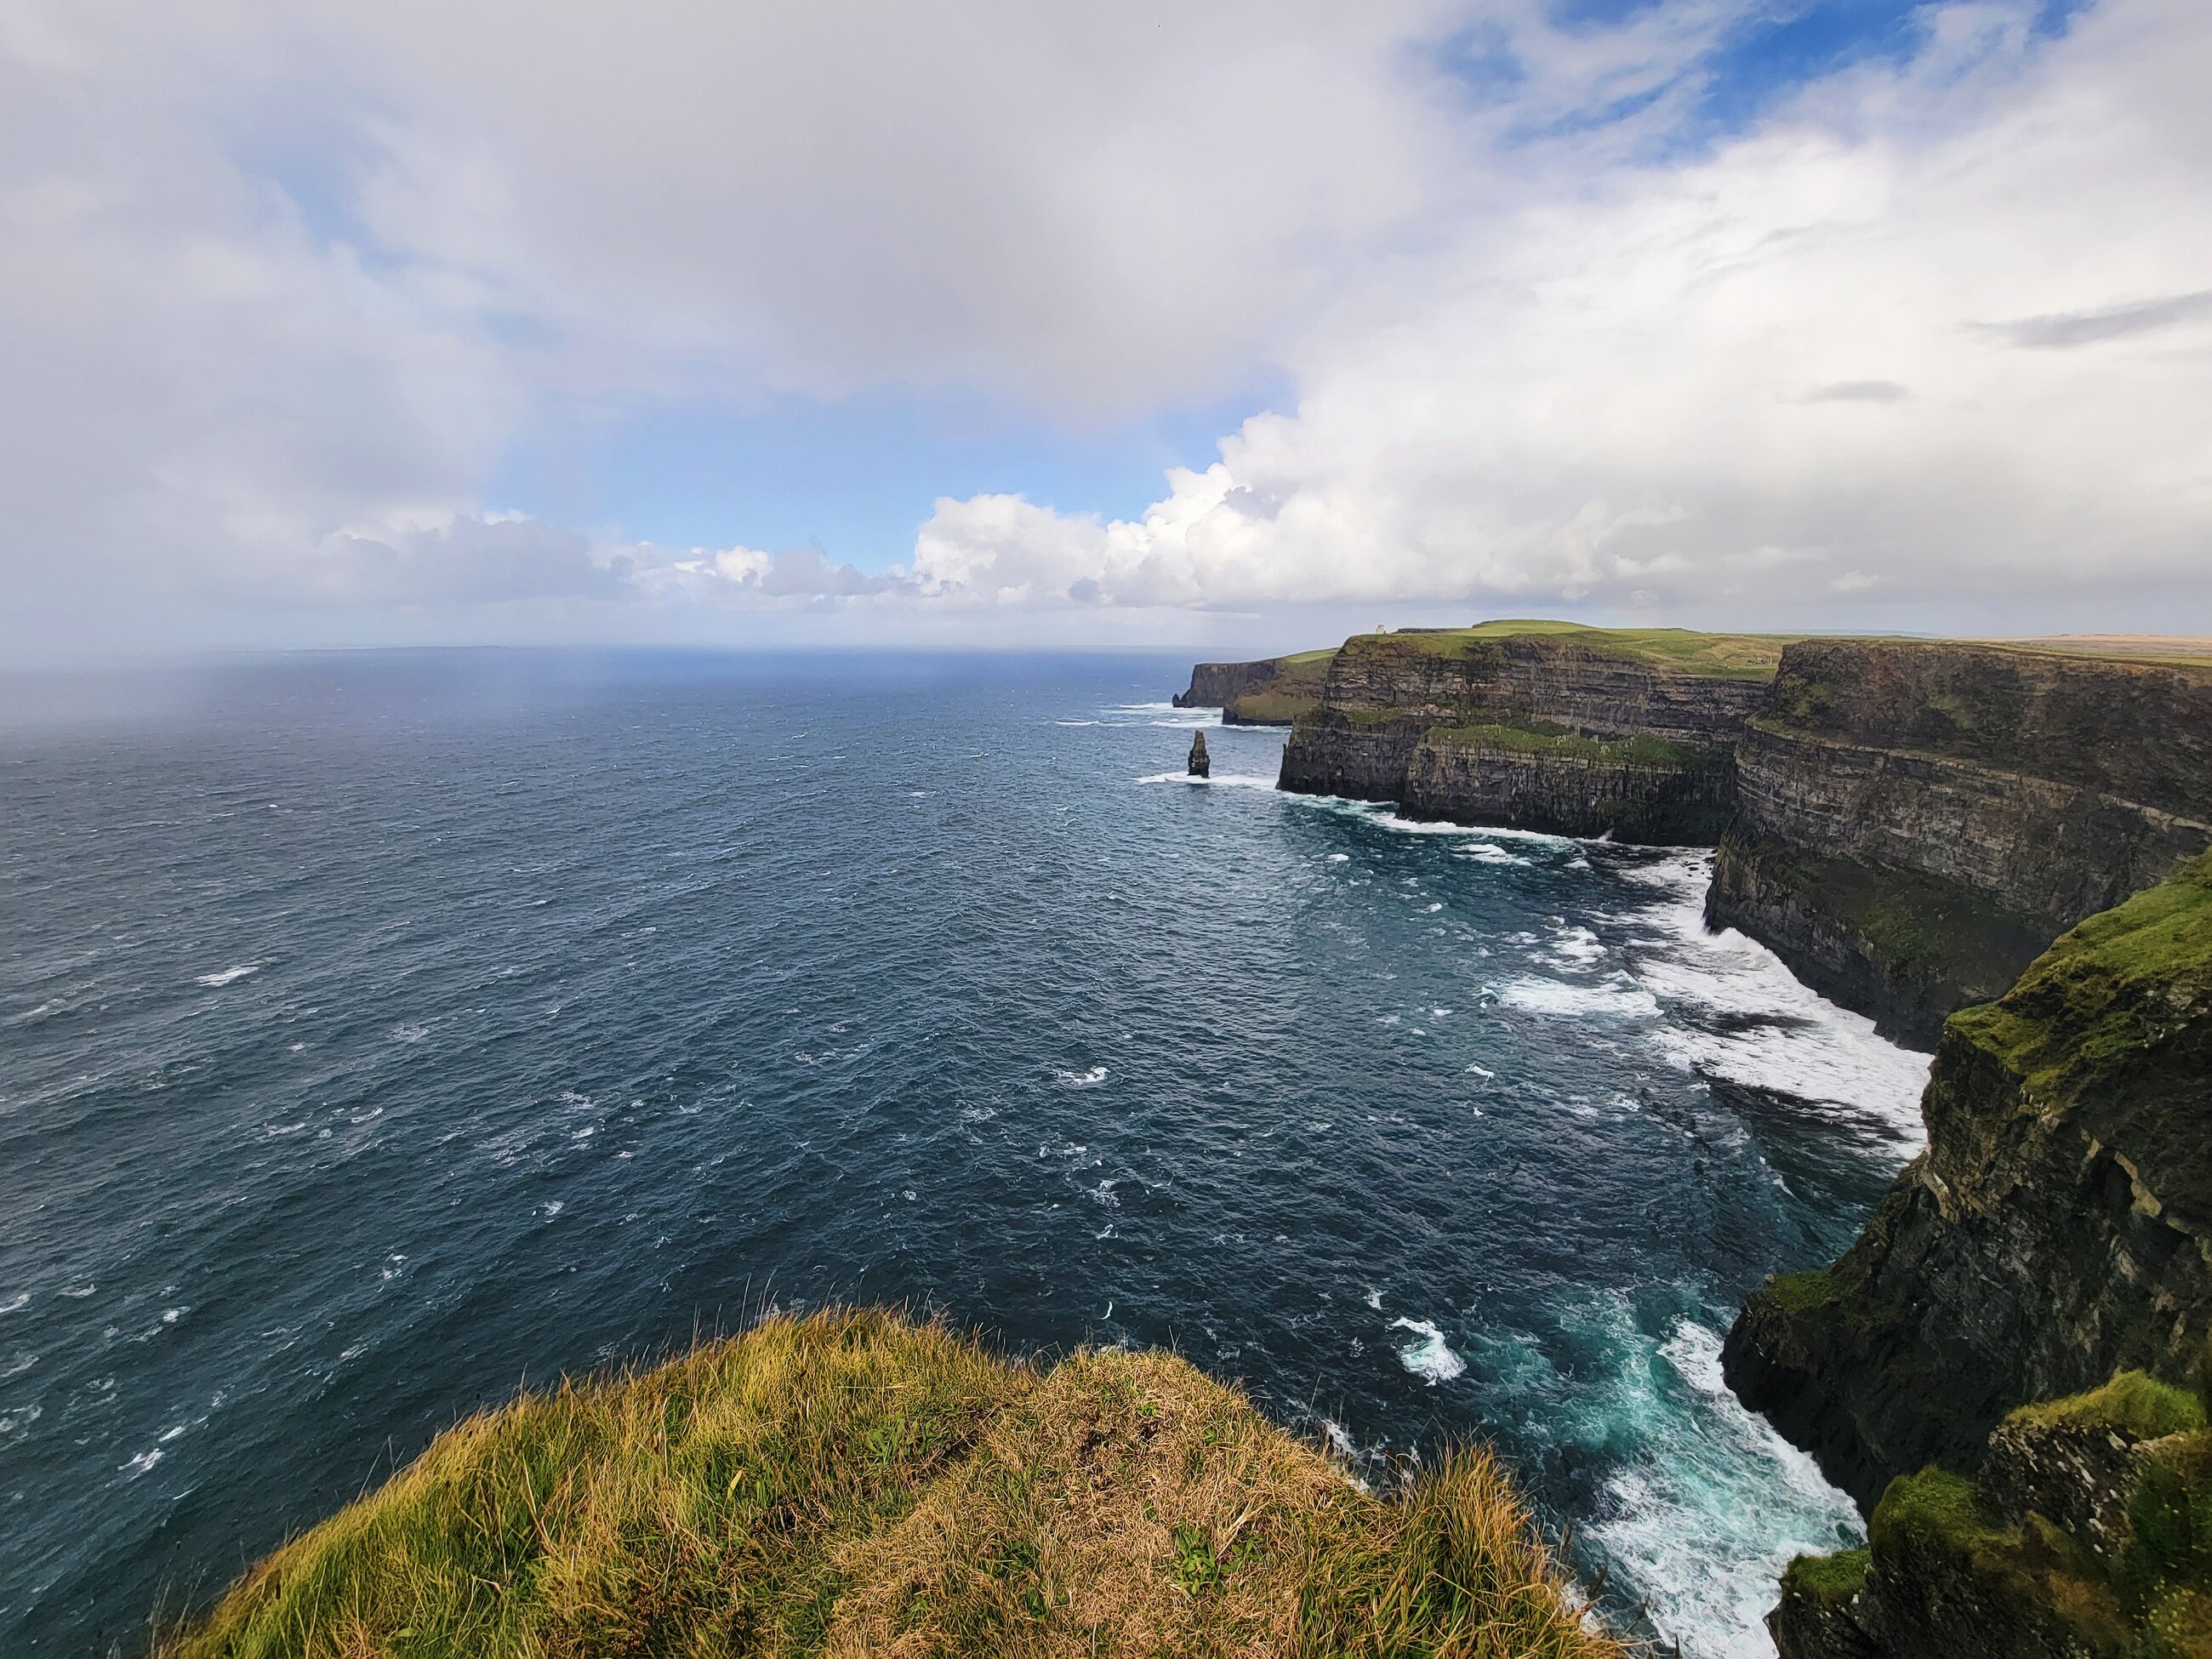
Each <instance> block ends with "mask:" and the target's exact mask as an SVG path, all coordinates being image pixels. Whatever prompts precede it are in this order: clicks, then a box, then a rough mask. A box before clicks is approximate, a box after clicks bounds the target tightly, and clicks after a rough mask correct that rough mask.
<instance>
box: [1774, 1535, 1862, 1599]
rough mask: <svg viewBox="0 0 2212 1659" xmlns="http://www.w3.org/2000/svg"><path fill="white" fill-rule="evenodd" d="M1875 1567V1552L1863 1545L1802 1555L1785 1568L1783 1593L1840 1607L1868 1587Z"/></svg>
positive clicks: (1783, 1571) (1783, 1572)
mask: <svg viewBox="0 0 2212 1659" xmlns="http://www.w3.org/2000/svg"><path fill="white" fill-rule="evenodd" d="M1873 1570H1874V1553H1873V1552H1872V1551H1871V1550H1869V1549H1868V1548H1867V1547H1865V1546H1864V1545H1861V1546H1860V1547H1858V1548H1857V1549H1855V1550H1838V1551H1837V1552H1836V1553H1834V1554H1832V1555H1801V1556H1798V1557H1796V1559H1794V1560H1792V1561H1791V1562H1790V1565H1788V1566H1786V1567H1784V1569H1783V1570H1782V1589H1783V1594H1784V1595H1802V1596H1804V1597H1806V1598H1807V1599H1808V1600H1810V1601H1818V1602H1821V1603H1823V1604H1825V1605H1827V1606H1830V1607H1834V1606H1838V1605H1840V1604H1842V1603H1844V1602H1846V1601H1850V1599H1851V1598H1852V1597H1853V1596H1854V1595H1857V1594H1858V1593H1859V1592H1860V1591H1861V1590H1863V1589H1865V1588H1866V1583H1867V1576H1868V1574H1869V1573H1870V1572H1871V1571H1873Z"/></svg>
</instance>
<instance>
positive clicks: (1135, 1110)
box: [0, 653, 1926, 1655]
mask: <svg viewBox="0 0 2212 1659" xmlns="http://www.w3.org/2000/svg"><path fill="white" fill-rule="evenodd" d="M1186 666H1187V665H1184V664H1182V663H1181V662H1180V661H1170V660H1166V659H1130V658H1120V659H1034V660H1032V659H944V658H921V657H915V658H890V659H884V658H851V659H845V658H830V657H816V658H786V659H775V658H745V657H714V656H703V655H702V656H680V655H657V656H646V655H640V656H619V655H617V656H587V655H562V654H550V653H549V654H518V653H379V654H362V655H351V656H337V657H320V658H301V659H285V660H281V661H273V662H240V663H234V664H231V665H225V666H222V667H220V668H217V669H212V670H209V671H204V672H201V673H197V674H193V675H188V676H182V677H177V678H163V679H159V680H155V679H146V680H143V681H138V682H131V683H117V684H100V685H98V686H91V685H88V684H78V685H74V686H68V687H61V688H52V687H48V688H43V689H41V688H27V687H25V686H21V685H18V686H17V687H15V707H16V708H17V709H18V711H19V713H18V716H17V718H16V720H15V723H14V724H13V725H12V726H10V727H9V730H8V731H7V732H6V733H5V735H4V737H0V803H4V804H0V830H4V848H0V906H4V915H5V918H6V922H7V929H6V932H7V938H8V940H9V949H8V951H7V952H6V953H5V959H4V961H0V1045H4V1054H5V1057H6V1065H5V1067H4V1073H0V1650H4V1651H7V1652H9V1653H15V1652H24V1653H47V1652H52V1653H76V1652H84V1651H88V1650H94V1649H96V1648H100V1647H104V1646H105V1645H106V1644H110V1643H113V1642H122V1643H124V1644H126V1645H128V1644H130V1643H131V1641H132V1640H133V1639H134V1636H135V1633H136V1632H137V1631H138V1630H139V1629H141V1628H142V1627H143V1620H144V1619H145V1617H146V1616H147V1614H148V1613H149V1609H151V1608H152V1607H154V1605H155V1602H156V1601H157V1600H159V1599H164V1598H166V1600H167V1601H168V1602H169V1603H171V1604H172V1605H173V1604H175V1603H176V1602H178V1601H180V1600H187V1599H190V1598H191V1597H194V1596H204V1595H207V1594H210V1593H211V1592H212V1591H214V1590H215V1589H218V1588H219V1587H220V1586H221V1584H222V1583H223V1582H224V1581H225V1580H227V1579H228V1577H230V1576H231V1575H232V1574H234V1572H236V1571H238V1570H239V1568H240V1565H242V1564H243V1563H245V1562H246V1561H247V1560H249V1559H252V1557H253V1556H254V1555H256V1554H257V1553H259V1552H261V1551H263V1550H264V1549H265V1548H267V1547H269V1546H270V1545H271V1544H273V1543H274V1542H276V1541H277V1540H279V1539H280V1538H281V1537H282V1536H283V1534H285V1533H286V1532H287V1531H288V1530H289V1529H291V1528H297V1527H299V1526H301V1525H302V1524H305V1523H307V1522H310V1521H312V1520H313V1519H314V1518H315V1517H316V1516H319V1515H320V1514H322V1513H324V1512H325V1511H327V1510H329V1509H330V1508H331V1506H333V1505H335V1504H338V1503H340V1502H342V1501H343V1500H344V1499H345V1498H347V1497H349V1495H351V1494H352V1493H354V1492H356V1491H358V1490H359V1489H360V1487H361V1486H362V1483H363V1481H364V1480H369V1479H372V1478H374V1476H375V1475H377V1474H379V1473H380V1472H381V1471H384V1470H386V1469H388V1468H390V1467H391V1466H392V1463H393V1462H394V1461H395V1460H404V1458H405V1457H407V1456H408V1455H411V1454H412V1453H413V1452H414V1451H415V1450H416V1449H419V1448H420V1447H421V1446H422V1443H424V1442H425V1441H426V1440H427V1439H428V1437H429V1436H430V1435H431V1434H433V1433H434V1432H435V1431H436V1430H437V1429H439V1428H440V1427H441V1426H442V1425H445V1424H447V1423H448V1422H450V1421H452V1420H453V1418H454V1416H455V1415H456V1414H457V1413H462V1412H465V1411H466V1410H468V1409H470V1408H471V1407H474V1406H476V1405H477V1404H479V1403H481V1402H483V1401H490V1400H495V1399H497V1398H499V1397H501V1395H504V1394H506V1393H507V1392H508V1391H510V1390H511V1389H513V1387H514V1386H515V1385H516V1383H518V1382H519V1381H521V1380H523V1379H542V1378H545V1377H548V1376H552V1375H554V1374H556V1373H557V1372H559V1371H561V1370H576V1369H582V1368H587V1367H590V1366H593V1365H598V1364H605V1363H607V1362H610V1361H612V1360H615V1359H617V1358H625V1357H630V1356H639V1355H650V1354H653V1353H655V1352H661V1351H663V1350H665V1349H666V1348H668V1347H670V1346H673V1345H677V1344H680V1343H682V1342H684V1341H686V1340H689V1339H690V1337H691V1335H692V1334H693V1333H694V1332H695V1331H699V1330H712V1329H721V1328H732V1327H733V1326H736V1325H738V1324H740V1323H742V1322H743V1321H744V1318H745V1317H746V1316H747V1315H748V1313H749V1312H750V1310H754V1309H756V1308H757V1307H759V1306H762V1305H763V1304H770V1303H774V1304H780V1305H783V1306H803V1305H807V1304H814V1303H817V1302H819V1301H822V1300H824V1299H827V1298H831V1297H848V1298H854V1297H859V1298H891V1299H897V1300H902V1301H908V1302H911V1303H914V1304H921V1305H929V1306H934V1307H939V1308H941V1309H943V1310H945V1311H946V1312H947V1313H949V1314H950V1315H951V1316H953V1317H954V1318H956V1319H957V1320H959V1321H961V1322H967V1323H971V1324H975V1325H978V1326H981V1327H982V1328H986V1329H987V1330H990V1331H992V1332H994V1333H996V1334H998V1335H999V1336H1000V1337H1001V1338H1002V1339H1003V1340H1006V1342H1008V1343H1009V1344H1011V1345H1013V1346H1017V1347H1022V1348H1045V1349H1050V1348H1063V1347H1066V1346H1071V1345H1073V1344H1075V1343H1078V1342H1082V1341H1086V1340H1087V1341H1093V1342H1129V1343H1136V1344H1146V1343H1167V1342H1172V1343H1174V1344H1176V1346H1179V1347H1180V1348H1181V1349H1182V1352H1184V1353H1185V1354H1187V1355H1188V1356H1189V1357H1190V1358H1192V1359H1194V1361H1196V1362H1197V1363H1199V1364H1202V1365H1205V1366H1207V1367H1209V1368H1211V1369H1212V1370H1217V1371H1219V1372H1222V1373H1225V1374H1228V1375H1233V1376H1240V1377H1242V1378H1243V1379H1244V1380H1245V1382H1246V1383H1247V1384H1248V1385H1249V1388H1250V1389H1251V1391H1252V1393H1253V1395H1254V1396H1255V1399H1256V1400H1257V1401H1259V1402H1260V1404H1261V1406H1262V1407H1264V1408H1265V1409H1267V1411H1269V1412H1270V1413H1273V1414H1274V1415H1275V1416H1277V1417H1278V1418H1279V1419H1281V1420H1283V1421H1285V1422H1286V1423H1290V1424H1292V1425H1297V1427H1299V1428H1301V1429H1302V1430H1304V1431H1307V1432H1309V1433H1310V1434H1311V1435H1313V1436H1315V1437H1317V1438H1320V1439H1325V1440H1327V1441H1329V1442H1331V1443H1334V1444H1335V1445H1336V1446H1337V1447H1338V1448H1339V1449H1340V1450H1342V1451H1343V1452H1345V1453H1346V1455H1349V1456H1352V1457H1353V1458H1354V1459H1363V1458H1371V1457H1374V1456H1376V1455H1379V1454H1381V1453H1383V1452H1384V1451H1390V1452H1397V1453H1406V1452H1414V1453H1418V1452H1419V1451H1421V1450H1423V1449H1434V1448H1435V1447H1436V1446H1437V1445H1438V1444H1439V1443H1442V1442H1443V1440H1444V1439H1445V1438H1447V1437H1453V1436H1463V1435H1472V1434H1479V1435H1484V1436H1488V1437H1492V1438H1493V1439H1494V1440H1495V1441H1496V1442H1497V1443H1498V1445H1499V1447H1500V1448H1501V1449H1502V1450H1503V1451H1504V1454H1505V1455H1506V1456H1507V1457H1508V1458H1509V1460H1510V1462H1512V1464H1513V1465H1514V1467H1515V1468H1516V1469H1517V1470H1518V1471H1519V1473H1520V1474H1521V1475H1522V1479H1523V1480H1525V1481H1526V1482H1527V1484H1528V1488H1529V1490H1530V1492H1531V1493H1532V1494H1533V1495H1534V1498H1536V1500H1537V1501H1538V1502H1539V1504H1541V1507H1542V1509H1543V1510H1544V1513H1545V1515H1546V1516H1547V1519H1548V1520H1549V1522H1551V1524H1552V1525H1553V1526H1554V1527H1555V1528H1559V1529H1560V1530H1563V1531H1564V1530H1565V1529H1567V1528H1571V1529H1572V1542H1571V1550H1572V1553H1573V1555H1574V1558H1575V1560H1576V1562H1577V1566H1578V1568H1579V1569H1580V1571H1582V1572H1583V1575H1584V1577H1585V1578H1586V1580H1587V1581H1588V1582H1589V1583H1592V1584H1594V1585H1598V1586H1600V1587H1601V1589H1600V1593H1601V1596H1602V1599H1603V1600H1604V1601H1605V1603H1606V1605H1607V1607H1609V1608H1611V1609H1612V1610H1613V1612H1614V1613H1616V1614H1618V1615H1619V1616H1620V1617H1623V1618H1632V1617H1637V1616H1638V1610H1639V1609H1644V1613H1643V1614H1642V1616H1644V1617H1645V1618H1647V1619H1648V1620H1649V1621H1650V1624H1651V1626H1653V1627H1655V1628H1656V1630H1657V1631H1658V1632H1661V1633H1662V1634H1663V1635H1664V1636H1665V1637H1667V1638H1671V1639H1675V1640H1679V1641H1680V1643H1681V1644H1682V1646H1683V1650H1684V1651H1685V1652H1686V1653H1690V1654H1706V1655H1722V1654H1728V1655H1734V1654H1757V1653H1763V1652H1766V1651H1770V1649H1769V1648H1768V1645H1767V1644H1766V1640H1765V1633H1764V1631H1763V1630H1762V1629H1761V1628H1760V1627H1759V1622H1758V1621H1759V1615H1760V1614H1761V1613H1763V1612H1764V1611H1765V1608H1766V1607H1767V1606H1768V1605H1770V1604H1771V1599H1772V1585H1773V1579H1774V1575H1775V1573H1776V1572H1777V1571H1778V1568H1779V1565H1780V1564H1781V1563H1782V1562H1783V1561H1784V1559H1787V1557H1788V1556H1789V1555H1790V1553H1794V1552H1796V1550H1798V1549H1802V1548H1806V1547H1834V1546H1835V1545H1837V1544H1838V1543H1839V1542H1842V1541H1846V1540H1849V1539H1850V1538H1852V1537H1855V1536H1856V1535H1857V1533H1856V1522H1855V1520H1854V1518H1853V1516H1852V1515H1851V1513H1850V1508H1849V1505H1848V1504H1847V1503H1846V1502H1845V1501H1844V1499H1843V1498H1841V1496H1840V1495H1839V1494H1838V1493H1836V1492H1833V1491H1832V1489H1830V1488H1828V1487H1827V1486H1826V1485H1825V1483H1823V1482H1821V1481H1820V1479H1819V1478H1818V1476H1817V1475H1816V1474H1814V1471H1813V1470H1812V1469H1811V1468H1810V1466H1809V1464H1808V1463H1807V1462H1806V1461H1805V1460H1804V1459H1802V1457H1801V1456H1799V1455H1797V1454H1796V1453H1795V1452H1792V1451H1790V1449H1788V1448H1786V1447H1784V1446H1783V1445H1782V1444H1781V1443H1779V1442H1778V1440H1777V1439H1776V1438H1775V1437H1773V1436H1772V1435H1771V1433H1769V1432H1768V1431H1766V1430H1765V1427H1764V1426H1763V1425H1760V1424H1759V1423H1758V1422H1757V1421H1756V1420H1755V1419H1750V1418H1748V1417H1747V1416H1746V1415H1745V1414H1744V1413H1742V1412H1741V1410H1740V1409H1739V1408H1738V1407H1736V1406H1735V1403H1734V1401H1732V1400H1731V1399H1730V1398H1729V1396H1728V1395H1727V1394H1726V1392H1725V1390H1724V1389H1723V1388H1722V1387H1721V1384H1720V1381H1719V1375H1718V1363H1717V1354H1718V1347H1719V1342H1720V1338H1721V1336H1722V1334H1723V1333H1724V1332H1725V1330H1726V1328H1727V1326H1728V1323H1729V1320H1730V1318H1731V1317H1732V1315H1733V1310H1734V1309H1735V1306H1736V1304H1737V1303H1738V1302H1739V1300H1740V1298H1741V1295H1742V1292H1743V1291H1744V1290H1745V1289H1746V1288H1747V1286H1748V1285H1751V1284H1752V1283H1753V1282H1754V1281H1755V1280H1756V1279H1758V1278H1759V1277H1760V1276H1761V1275H1762V1274H1763V1273H1766V1272H1769V1271H1771V1270H1773V1269H1775V1268H1777V1267H1796V1266H1802V1265H1805V1264H1808V1263H1810V1262H1813V1261H1819V1260H1822V1259H1825V1258H1826V1257H1827V1256H1829V1255H1832V1254H1833V1252H1834V1251H1835V1250H1836V1249H1838V1248H1839V1247H1840V1245H1841V1244H1842V1243H1844V1241H1845V1240H1846V1239H1847V1238H1848V1237H1849V1236H1850V1233H1851V1232H1852V1231H1854V1230H1855V1229H1856V1227H1857V1225H1858V1223H1859V1222H1860V1220H1861V1219H1862V1218H1863V1215H1864V1213H1865V1212H1866V1210H1867V1209H1868V1207H1869V1206H1870V1204H1871V1202H1872V1201H1873V1200H1874V1199H1875V1196H1876V1195H1877V1194H1879V1192H1880V1190H1881V1187H1882V1185H1883V1184H1884V1183H1885V1182H1887V1178H1888V1176H1890V1175H1891V1174H1892V1173H1893V1171H1894V1170H1895V1169H1896V1168H1897V1167H1898V1165H1899V1164H1900V1163H1901V1162H1902V1161H1903V1160H1904V1159H1905V1158H1906V1157H1908V1156H1909V1155H1910V1154H1911V1152H1912V1150H1913V1149H1914V1147H1915V1146H1916V1144H1917V1135H1918V1125H1917V1112H1916V1110H1915V1107H1914V1101H1915V1099H1916V1097H1917V1089H1918V1086H1919V1084H1920V1082H1921V1080H1922V1079H1923V1078H1924V1075H1925V1070H1926V1062H1925V1060H1924V1057H1922V1056H1918V1055H1912V1054H1903V1053H1901V1052H1900V1051H1899V1050H1897V1049H1894V1048H1891V1047H1890V1046H1889V1045H1888V1044H1887V1043H1884V1042H1881V1041H1880V1040H1878V1039H1876V1038H1875V1036H1873V1035H1872V1033H1871V1030H1870V1029H1869V1027H1868V1026H1867V1025H1866V1024H1865V1022H1863V1021H1860V1020H1857V1019H1856V1018H1852V1017H1850V1016H1848V1015H1844V1014H1842V1013H1840V1012H1838V1011H1836V1010H1833V1009H1832V1008H1829V1007H1828V1006H1826V1005H1825V1004H1822V1003H1821V1002H1820V1001H1819V1000H1817V999H1816V998H1814V997H1812V996H1811V995H1810V994H1808V993H1806V992H1805V991H1803V990H1802V988H1801V987H1798V986H1797V985H1796V983H1795V981H1792V980H1791V979H1790V976H1789V975H1787V974H1786V973H1785V972H1784V971H1783V970H1782V969H1780V967H1779V966H1778V964H1777V963H1775V962H1774V960H1773V958H1772V957H1770V956H1768V955H1767V954H1766V953H1765V951H1761V950H1759V948H1758V947H1756V946H1753V945H1749V944H1748V943H1747V942H1746V941H1743V940H1741V939H1736V938H1735V937H1733V936H1723V937H1721V938H1719V939H1708V938H1706V937H1705V936H1704V935H1703V933H1702V931H1701V929H1700V927H1699V924H1698V921H1697V917H1698V908H1699V896H1700V895H1701V893H1702V890H1703V884H1704V880H1705V859H1704V857H1703V855H1700V854H1682V853H1650V852H1639V851H1633V850H1630V849H1625V848H1613V847H1608V846H1604V845H1593V844H1586V843H1581V842H1570V841H1562V840H1557V839H1553V838H1548V837H1539V836H1512V835H1504V834H1480V833H1470V832H1465V831H1440V830H1437V829H1434V828H1432V827H1423V826H1413V825H1407V824H1401V823H1397V822H1396V821H1395V819H1394V818H1393V817H1391V815H1390V814H1389V813H1388V812H1387V811H1383V810H1380V809H1376V808H1373V807H1365V806H1356V805H1351V804H1349V803H1343V802H1330V801H1321V800H1315V799H1304V798H1297V797H1290V796H1284V795H1281V794H1279V793H1275V792H1274V791H1273V789H1272V788H1271V787H1268V786H1269V785H1270V784H1271V783H1272V781H1273V775H1274V769H1275V765H1276V761H1277V757H1278V756H1279V748H1280V742H1281V736H1280V733H1279V732H1265V731H1243V730H1236V729H1228V730H1222V729H1212V716H1210V715H1206V714H1197V713H1188V712H1184V711H1178V710H1175V709H1172V708H1170V707H1169V706H1168V702H1167V700H1168V696H1169V694H1170V691H1171V690H1174V689H1176V687H1177V686H1179V685H1180V684H1181V683H1182V678H1183V677H1184V673H1185V671H1186ZM27 702H28V703H35V704H37V705H38V706H39V708H40V711H41V712H40V715H39V717H38V718H35V719H26V718H23V717H22V716H21V714H20V710H21V708H22V707H23V706H24V705H25V704H26V703H27ZM94 709H99V710H102V711H104V712H100V713H94V712H90V711H92V710H94ZM1201 722H1202V723H1206V725H1208V726H1209V728H1210V729H1209V730H1208V732H1207V736H1208V740H1209V744H1210V746H1211V747H1212V753H1213V768H1214V777H1213V780H1212V782H1211V783H1210V784H1207V785H1202V786H1200V785H1192V784H1189V783H1187V782H1185V781H1182V778H1181V777H1180V776H1179V774H1180V770H1181V767H1182V757H1183V752H1184V750H1185V749H1186V748H1187V746H1188V741H1189V729H1190V727H1191V726H1194V725H1195V724H1199V723H1201Z"/></svg>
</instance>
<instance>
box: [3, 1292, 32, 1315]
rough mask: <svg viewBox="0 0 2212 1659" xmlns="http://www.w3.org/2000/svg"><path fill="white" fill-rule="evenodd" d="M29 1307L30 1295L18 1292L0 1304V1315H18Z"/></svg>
mask: <svg viewBox="0 0 2212 1659" xmlns="http://www.w3.org/2000/svg"><path fill="white" fill-rule="evenodd" d="M30 1305H31V1293H30V1292H29V1291H16V1292H15V1295H13V1296H11V1297H9V1298H8V1299H7V1300H6V1301H5V1302H0V1314H11V1313H20V1312H21V1311H22V1310H24V1309H26V1308H27V1307H29V1306H30Z"/></svg>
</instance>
